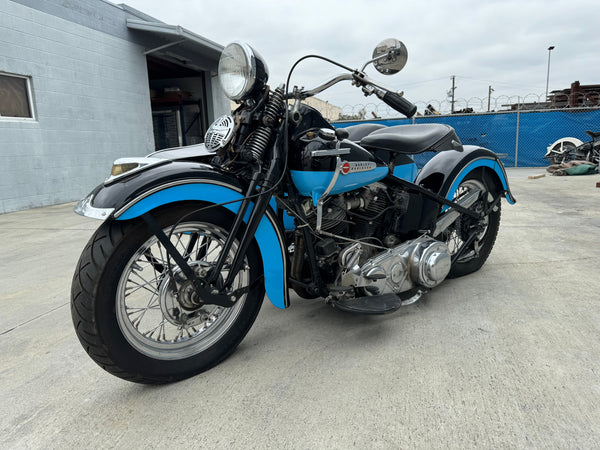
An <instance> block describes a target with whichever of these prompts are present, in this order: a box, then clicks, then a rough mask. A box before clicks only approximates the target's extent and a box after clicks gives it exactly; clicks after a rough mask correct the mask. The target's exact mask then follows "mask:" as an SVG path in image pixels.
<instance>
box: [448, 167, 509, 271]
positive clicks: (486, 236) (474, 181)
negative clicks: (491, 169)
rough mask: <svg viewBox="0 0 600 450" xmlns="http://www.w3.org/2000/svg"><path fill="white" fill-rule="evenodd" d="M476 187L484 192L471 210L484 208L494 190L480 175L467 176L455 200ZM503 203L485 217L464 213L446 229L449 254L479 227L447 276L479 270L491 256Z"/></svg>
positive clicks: (453, 252) (491, 198)
mask: <svg viewBox="0 0 600 450" xmlns="http://www.w3.org/2000/svg"><path fill="white" fill-rule="evenodd" d="M473 189H481V190H482V194H481V195H480V197H479V200H477V201H476V202H475V203H474V204H473V205H472V206H471V208H470V209H472V210H477V211H482V210H484V208H487V206H488V204H489V202H491V201H492V200H493V198H494V193H495V191H496V190H495V189H492V190H490V189H491V188H490V185H489V184H488V183H487V182H486V181H485V179H482V178H481V177H479V176H467V177H466V178H465V180H463V182H462V183H461V184H460V185H459V186H458V189H457V190H456V194H455V195H454V200H457V199H458V198H460V197H461V196H463V195H465V194H467V193H468V192H470V191H472V190H473ZM500 212H501V206H500V203H498V205H497V206H496V207H495V208H494V209H493V210H492V211H491V212H490V213H489V214H488V215H487V216H485V217H484V218H483V219H480V220H477V219H473V218H471V217H470V216H467V215H465V214H463V215H461V216H460V217H459V218H458V219H457V220H456V222H454V224H452V225H451V226H450V228H448V230H446V231H445V232H444V237H443V239H442V240H443V241H445V242H446V244H448V247H449V249H450V255H451V256H452V255H454V254H455V253H456V252H457V251H458V250H459V249H460V247H461V246H462V245H463V244H464V242H465V241H466V240H467V239H468V237H469V235H470V234H471V232H472V230H473V229H479V230H480V231H479V233H478V235H477V238H476V239H475V241H474V242H473V243H472V244H471V245H470V246H469V248H467V249H465V250H464V252H463V254H462V255H461V257H460V258H459V259H458V260H457V261H456V262H454V264H452V267H451V268H450V273H449V274H448V278H458V277H462V276H464V275H468V274H470V273H473V272H476V271H478V270H479V269H480V268H481V267H482V266H483V264H484V263H485V261H486V260H487V259H488V257H489V256H490V253H491V251H492V248H493V247H494V243H495V242H496V236H497V235H498V229H499V228H500Z"/></svg>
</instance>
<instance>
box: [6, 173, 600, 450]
mask: <svg viewBox="0 0 600 450" xmlns="http://www.w3.org/2000/svg"><path fill="white" fill-rule="evenodd" d="M541 173H544V172H543V169H512V170H509V178H510V181H511V183H512V189H513V193H514V194H515V196H516V197H517V199H518V203H517V204H516V205H514V206H509V205H507V204H506V203H504V204H503V211H502V224H501V228H500V233H499V236H498V240H497V242H496V246H495V248H494V250H493V252H492V255H491V256H490V259H489V260H488V262H487V264H486V265H485V266H484V267H483V269H482V270H480V271H479V272H477V273H476V274H473V275H470V276H467V277H464V278H462V279H456V280H448V281H445V282H444V283H443V284H442V285H441V286H439V287H438V288H436V289H434V290H433V291H432V292H431V293H430V294H428V295H427V296H426V297H425V298H423V299H422V300H421V301H420V302H418V303H416V304H414V305H412V306H408V307H405V308H403V309H401V310H400V311H398V312H397V313H395V314H390V315H387V316H356V315H351V314H347V313H343V312H339V311H336V310H333V309H332V308H330V307H329V306H327V305H325V303H324V302H323V301H322V300H301V299H299V298H298V297H296V296H293V297H292V300H293V304H292V307H291V308H290V309H288V310H286V311H280V310H277V309H276V308H275V307H273V306H272V305H271V304H269V303H265V304H264V306H263V308H262V310H261V313H260V315H259V317H258V319H257V321H256V323H255V325H254V327H253V328H252V330H251V331H250V333H249V334H248V336H247V337H246V339H245V340H244V341H243V342H242V344H241V345H240V347H239V348H238V350H237V351H236V352H235V353H234V354H233V355H232V356H231V357H230V358H229V359H228V360H226V361H225V362H224V363H222V364H221V365H219V366H217V367H216V368H214V369H212V370H210V371H209V372H207V373H204V374H201V375H198V376H196V377H194V378H191V379H189V380H186V381H183V382H180V383H176V384H172V385H167V386H161V387H149V386H141V385H136V384H132V383H128V382H125V381H122V380H120V379H118V378H115V377H113V376H111V375H109V374H108V373H106V372H104V371H103V370H102V369H100V368H99V367H98V366H97V365H96V364H95V363H93V362H92V360H91V359H90V358H88V356H87V355H86V354H85V352H84V351H83V349H82V348H81V346H80V344H79V342H78V340H77V338H76V336H75V333H74V331H73V327H72V324H71V317H70V311H69V289H70V283H71V276H72V272H73V269H74V267H75V263H76V261H77V258H78V254H79V252H80V251H81V249H82V248H83V246H84V244H85V242H86V241H87V239H88V238H89V236H90V235H91V234H92V232H93V230H94V229H95V227H96V226H97V225H98V222H96V221H94V220H91V219H85V218H82V217H79V216H77V215H75V214H73V213H72V212H71V210H72V206H73V205H71V204H69V205H58V206H52V207H48V208H41V209H36V210H30V211H23V212H17V213H11V214H5V215H0V261H1V265H2V270H1V273H2V277H1V279H0V355H1V359H0V381H1V382H0V399H1V401H0V448H6V449H14V448H176V447H185V448H276V449H279V448H327V449H338V448H339V449H346V448H352V447H356V448H409V447H416V448H446V447H455V448H456V447H460V448H463V447H464V448H474V447H479V448H520V447H534V448H547V447H551V448H593V447H596V448H597V447H598V446H599V445H600V425H599V424H600V294H599V290H600V289H599V288H600V276H599V275H600V266H599V261H600V200H599V199H600V189H598V188H596V187H595V184H596V182H599V181H600V176H599V175H594V176H581V177H553V176H549V175H548V176H546V177H544V178H540V179H528V176H529V175H534V174H541Z"/></svg>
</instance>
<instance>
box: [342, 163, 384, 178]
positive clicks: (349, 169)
mask: <svg viewBox="0 0 600 450" xmlns="http://www.w3.org/2000/svg"><path fill="white" fill-rule="evenodd" d="M376 167H377V164H376V163H374V162H371V161H352V162H348V161H344V162H343V163H342V170H341V172H342V175H348V174H349V173H356V172H369V171H370V170H374V169H375V168H376Z"/></svg>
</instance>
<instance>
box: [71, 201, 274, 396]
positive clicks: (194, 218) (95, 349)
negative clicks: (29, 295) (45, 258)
mask: <svg viewBox="0 0 600 450" xmlns="http://www.w3.org/2000/svg"><path fill="white" fill-rule="evenodd" d="M195 209H197V208H195ZM185 214H189V216H187V217H186V218H185V219H184V220H183V221H181V222H178V221H179V219H180V218H181V217H183V216H184V215H185ZM154 217H155V220H156V221H157V222H158V223H159V224H160V226H161V227H162V228H163V229H164V231H165V233H166V234H167V235H169V236H170V238H171V242H173V244H174V245H175V247H176V248H177V249H178V250H179V252H180V253H181V254H182V255H183V256H184V257H185V258H186V260H187V261H188V264H189V265H190V267H191V268H192V269H193V270H194V271H196V273H197V274H201V273H203V272H205V271H206V270H208V269H209V268H210V266H211V265H212V264H214V262H215V261H216V260H217V258H218V256H219V254H220V253H221V250H222V248H223V244H224V242H225V240H226V239H227V235H228V231H227V230H228V229H229V226H230V224H231V221H232V215H231V213H229V211H227V210H223V209H219V210H215V209H212V210H210V211H204V212H194V208H183V209H182V208H178V209H169V210H164V211H162V212H157V213H156V214H155V216H154ZM238 245H239V242H238V241H237V240H236V241H235V244H234V246H233V248H232V250H231V251H230V256H229V259H228V260H226V264H225V266H224V269H223V271H222V272H221V274H220V277H221V278H222V279H225V278H226V277H227V262H228V261H229V260H231V258H232V257H233V255H234V254H235V251H236V249H237V247H238ZM261 271H262V261H261V259H260V254H259V251H258V247H257V245H256V243H253V244H252V245H251V246H250V248H249V250H248V252H247V255H246V258H245V261H244V265H243V268H242V270H240V272H239V273H238V275H237V276H236V278H235V280H234V282H233V285H232V291H235V290H238V289H242V288H245V287H248V286H251V287H252V288H251V289H250V290H249V292H247V293H245V294H243V295H242V296H241V297H239V299H238V300H237V301H236V303H235V305H234V306H232V307H230V308H225V307H222V306H217V305H207V304H203V303H202V301H201V299H198V298H197V296H196V292H195V289H193V287H192V286H191V283H190V282H189V281H188V280H186V278H185V276H183V273H182V271H181V269H180V268H179V267H178V266H177V265H176V264H175V263H174V262H173V260H172V259H171V258H168V257H167V252H166V251H165V249H164V247H163V246H162V244H160V242H158V239H157V238H156V237H155V236H154V235H153V234H152V233H151V232H150V231H149V230H148V228H147V227H146V225H145V223H144V222H143V221H139V220H137V221H128V222H124V223H121V222H118V221H108V222H105V223H104V224H102V225H101V226H100V228H99V229H98V231H97V232H96V233H95V234H94V236H92V238H91V239H90V241H89V243H88V245H87V246H86V248H85V249H84V251H83V253H82V255H81V257H80V261H79V264H78V267H77V271H76V273H75V276H74V278H73V284H72V291H71V299H72V301H71V313H72V317H73V323H74V325H75V329H76V331H77V336H78V337H79V340H80V342H81V343H82V345H83V346H84V348H85V349H86V351H87V352H88V354H89V355H90V357H91V358H92V359H93V360H94V361H95V362H96V363H98V364H99V365H100V366H101V367H103V368H104V369H105V370H107V371H108V372H110V373H112V374H113V375H116V376H118V377H121V378H124V379H127V380H130V381H135V382H140V383H154V384H157V383H165V382H170V381H176V380H179V379H183V378H186V377H189V376H192V375H194V374H196V373H199V372H202V371H204V370H207V369H209V368H211V367H213V366H214V365H216V364H218V363H219V362H220V361H222V360H223V359H225V358H226V357H227V356H228V355H229V354H231V353H232V352H233V350H234V349H235V348H236V347H237V345H238V344H239V343H240V342H241V340H242V339H243V338H244V336H245V335H246V333H247V332H248V330H249V329H250V327H251V325H252V323H253V322H254V320H255V318H256V316H257V314H258V311H259V310H260V306H261V304H262V300H263V297H264V287H263V284H262V283H261V282H260V276H261Z"/></svg>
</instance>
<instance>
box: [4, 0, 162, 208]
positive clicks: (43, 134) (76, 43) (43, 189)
mask: <svg viewBox="0 0 600 450" xmlns="http://www.w3.org/2000/svg"><path fill="white" fill-rule="evenodd" d="M84 3H86V4H89V2H84ZM69 4H70V3H69ZM69 4H67V3H65V5H67V6H65V7H69V6H68V5H69ZM99 4H100V5H102V3H101V2H99ZM78 5H79V4H78V2H73V3H72V6H71V7H73V8H77V7H78ZM104 6H106V5H104ZM75 12H78V11H75ZM79 12H80V11H79ZM102 20H103V17H102V16H101V15H100V12H98V17H95V21H96V22H97V23H100V24H102ZM112 25H114V24H110V23H109V24H107V26H112ZM143 50H144V49H143V48H142V47H140V46H139V45H136V44H134V43H132V42H129V41H127V40H124V39H121V38H119V37H115V36H114V35H111V34H108V33H104V32H102V31H98V30H94V29H91V28H88V27H86V26H82V25H79V24H77V23H74V22H71V21H69V20H64V19H62V18H60V17H57V16H55V15H51V14H47V13H44V12H40V11H38V10H36V9H32V8H29V7H27V6H23V5H22V4H19V3H15V2H12V1H9V0H0V71H3V72H9V73H15V74H19V75H25V76H30V77H31V81H32V90H33V103H34V110H35V116H36V120H35V121H10V120H6V119H0V213H5V212H9V211H16V210H21V209H27V208H32V207H38V206H44V205H51V204H57V203H64V202H69V201H74V200H78V199H80V198H81V197H83V196H85V195H86V194H87V193H88V192H89V191H90V190H91V189H92V188H93V187H94V186H96V185H97V184H98V183H100V182H101V181H103V180H104V179H105V178H106V177H107V176H108V175H109V172H110V165H111V163H112V161H113V160H114V159H116V158H118V157H121V156H140V155H145V154H147V153H150V152H151V151H153V149H154V138H153V133H152V113H151V109H150V96H149V87H148V76H147V69H146V60H145V56H144V54H143Z"/></svg>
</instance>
